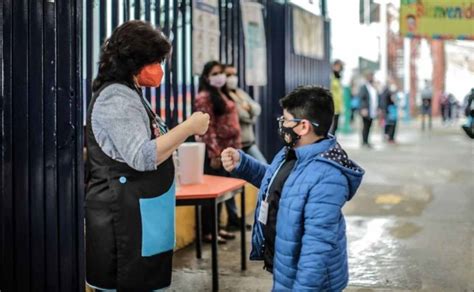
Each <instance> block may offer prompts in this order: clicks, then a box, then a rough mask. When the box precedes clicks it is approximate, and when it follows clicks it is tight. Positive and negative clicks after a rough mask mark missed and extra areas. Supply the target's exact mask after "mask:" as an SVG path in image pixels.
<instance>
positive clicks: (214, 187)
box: [176, 175, 247, 291]
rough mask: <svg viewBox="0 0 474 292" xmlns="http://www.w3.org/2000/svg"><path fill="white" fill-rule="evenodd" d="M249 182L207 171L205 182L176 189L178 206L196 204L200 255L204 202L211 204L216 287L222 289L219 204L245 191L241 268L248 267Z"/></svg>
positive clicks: (242, 207)
mask: <svg viewBox="0 0 474 292" xmlns="http://www.w3.org/2000/svg"><path fill="white" fill-rule="evenodd" d="M245 184H246V182H245V181H244V180H241V179H236V178H229V177H221V176H212V175H204V181H203V183H201V184H195V185H181V186H179V187H178V191H177V193H176V205H177V206H195V208H196V256H197V258H198V259H200V258H201V256H202V255H201V248H202V243H201V242H202V234H201V206H203V205H208V206H209V205H210V206H212V208H211V210H212V211H211V218H212V290H213V291H218V290H219V268H218V257H217V233H218V214H217V204H219V203H222V202H224V201H226V200H229V199H230V198H232V197H234V196H235V195H236V194H238V193H241V198H240V200H241V213H242V215H241V216H240V218H241V219H240V220H241V222H240V225H241V226H240V233H241V239H240V240H241V244H240V248H241V268H242V270H246V269H247V256H246V247H245V245H246V238H245V231H246V230H245Z"/></svg>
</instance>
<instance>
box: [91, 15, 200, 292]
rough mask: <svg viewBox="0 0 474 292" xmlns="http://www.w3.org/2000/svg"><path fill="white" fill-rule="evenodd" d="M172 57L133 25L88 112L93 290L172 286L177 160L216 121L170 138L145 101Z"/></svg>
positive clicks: (106, 56)
mask: <svg viewBox="0 0 474 292" xmlns="http://www.w3.org/2000/svg"><path fill="white" fill-rule="evenodd" d="M170 50H171V45H170V42H169V41H168V39H167V38H166V37H165V36H164V35H163V34H162V32H161V31H159V30H157V29H154V28H153V27H152V26H151V25H150V24H148V23H145V22H143V21H137V20H134V21H129V22H126V23H124V24H122V25H121V26H119V27H118V28H117V29H115V30H114V32H113V33H112V36H111V37H110V38H109V39H108V40H106V41H105V43H104V45H103V47H102V49H101V56H100V61H99V71H98V75H97V77H96V79H95V80H94V83H93V86H92V90H93V97H92V100H91V102H90V105H89V109H88V112H87V151H88V158H87V166H88V181H87V193H86V202H85V205H86V274H87V283H88V284H89V286H91V287H92V288H95V289H97V290H105V291H115V290H119V291H151V290H155V289H161V288H165V287H168V286H169V285H170V283H171V271H172V257H173V248H174V244H175V215H174V210H175V187H174V176H175V174H174V166H173V161H172V159H171V155H172V153H173V152H174V151H175V150H176V148H177V147H178V146H179V145H180V144H181V143H183V142H184V141H185V140H186V138H187V137H188V136H193V135H203V134H204V133H205V132H206V131H207V128H208V126H209V115H207V114H203V113H194V114H193V115H192V116H191V117H190V118H189V119H188V120H186V121H185V122H183V123H182V124H180V125H178V126H176V127H175V128H173V129H172V130H170V131H169V130H168V128H167V126H166V124H165V123H164V122H163V121H162V120H161V119H160V117H158V116H157V115H156V114H155V113H154V112H153V110H152V108H151V106H150V104H149V103H148V101H147V100H146V99H145V98H144V97H143V95H142V89H141V87H142V86H149V87H158V86H160V83H161V79H162V77H163V69H162V67H161V64H160V63H161V62H163V61H164V60H165V59H166V58H167V56H168V54H169V52H170Z"/></svg>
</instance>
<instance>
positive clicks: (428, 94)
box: [421, 80, 433, 130]
mask: <svg viewBox="0 0 474 292" xmlns="http://www.w3.org/2000/svg"><path fill="white" fill-rule="evenodd" d="M432 99H433V89H432V88H431V84H430V82H429V81H428V80H425V87H424V88H423V90H422V91H421V129H422V130H425V128H426V127H425V118H426V116H428V129H429V130H431V128H432V117H431V100H432Z"/></svg>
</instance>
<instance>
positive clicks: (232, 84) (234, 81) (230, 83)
mask: <svg viewBox="0 0 474 292" xmlns="http://www.w3.org/2000/svg"><path fill="white" fill-rule="evenodd" d="M238 84H239V78H238V77H237V76H235V75H232V76H229V77H227V88H229V89H232V90H233V89H237V86H238Z"/></svg>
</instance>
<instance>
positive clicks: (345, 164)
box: [234, 137, 364, 291]
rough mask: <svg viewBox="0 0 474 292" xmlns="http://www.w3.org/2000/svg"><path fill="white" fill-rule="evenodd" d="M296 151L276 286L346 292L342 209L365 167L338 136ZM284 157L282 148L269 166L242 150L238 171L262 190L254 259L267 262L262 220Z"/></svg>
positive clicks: (279, 238) (279, 236)
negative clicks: (268, 192) (270, 186)
mask: <svg viewBox="0 0 474 292" xmlns="http://www.w3.org/2000/svg"><path fill="white" fill-rule="evenodd" d="M295 150H296V157H297V162H296V164H295V166H294V168H293V170H292V172H291V173H290V175H289V177H288V178H287V180H286V182H285V184H284V186H283V190H282V195H281V199H280V206H279V209H278V214H277V226H276V239H275V256H274V260H273V265H274V267H273V290H274V291H288V290H293V291H341V290H342V289H344V288H345V287H346V286H347V282H348V279H349V274H348V266H347V251H346V225H345V220H344V216H343V214H342V211H341V209H342V207H343V206H344V204H345V203H346V201H349V200H350V199H352V197H353V196H354V194H355V192H356V191H357V188H358V187H359V185H360V183H361V181H362V176H363V175H364V170H363V169H362V168H360V167H359V166H358V165H357V164H356V163H354V162H353V161H351V160H349V158H348V157H347V155H346V153H345V152H344V150H342V148H341V147H340V146H339V144H338V143H337V141H336V139H335V138H333V137H331V138H329V139H326V140H323V141H321V142H319V143H315V144H311V145H306V146H302V147H298V148H296V149H295ZM284 158H285V151H284V149H282V150H281V151H280V152H279V153H278V154H277V155H276V156H275V158H274V159H273V162H272V163H271V165H265V164H262V163H260V162H258V161H257V160H255V159H253V158H252V157H250V156H248V155H246V154H244V153H243V152H241V162H240V164H239V165H238V167H237V169H236V170H235V171H234V174H235V175H236V176H239V177H241V178H243V179H245V180H247V181H248V182H250V183H252V184H254V185H255V186H256V187H258V188H260V191H259V194H258V201H257V209H256V211H255V223H254V226H253V233H252V251H251V253H250V259H251V260H263V249H264V236H263V230H262V228H263V227H262V226H263V225H262V224H261V223H260V222H258V220H257V218H258V214H259V211H260V205H261V201H262V198H263V195H264V194H265V192H266V190H267V188H268V184H269V182H270V180H271V178H272V176H273V174H274V172H275V171H276V169H277V168H278V167H279V165H280V164H281V163H282V162H283V161H284Z"/></svg>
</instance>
